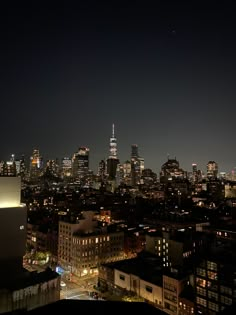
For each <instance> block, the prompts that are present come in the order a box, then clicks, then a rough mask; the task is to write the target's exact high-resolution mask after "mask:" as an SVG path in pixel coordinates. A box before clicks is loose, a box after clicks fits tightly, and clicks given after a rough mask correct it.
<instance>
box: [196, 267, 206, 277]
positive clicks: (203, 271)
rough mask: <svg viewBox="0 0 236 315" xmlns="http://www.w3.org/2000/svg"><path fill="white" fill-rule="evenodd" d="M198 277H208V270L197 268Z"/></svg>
mask: <svg viewBox="0 0 236 315" xmlns="http://www.w3.org/2000/svg"><path fill="white" fill-rule="evenodd" d="M197 275H198V276H202V277H205V276H206V270H205V269H203V268H197Z"/></svg>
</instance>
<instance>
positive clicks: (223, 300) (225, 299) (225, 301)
mask: <svg viewBox="0 0 236 315" xmlns="http://www.w3.org/2000/svg"><path fill="white" fill-rule="evenodd" d="M220 300H221V303H222V304H225V305H231V304H232V299H230V298H228V297H226V296H221V298H220Z"/></svg>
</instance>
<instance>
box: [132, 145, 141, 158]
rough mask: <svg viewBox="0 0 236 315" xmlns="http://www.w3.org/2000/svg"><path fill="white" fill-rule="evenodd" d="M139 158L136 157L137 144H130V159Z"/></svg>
mask: <svg viewBox="0 0 236 315" xmlns="http://www.w3.org/2000/svg"><path fill="white" fill-rule="evenodd" d="M138 157H139V155H138V145H137V144H132V145H131V159H132V158H135V159H137V158H138Z"/></svg>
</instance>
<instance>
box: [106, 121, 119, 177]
mask: <svg viewBox="0 0 236 315" xmlns="http://www.w3.org/2000/svg"><path fill="white" fill-rule="evenodd" d="M109 148H110V150H109V151H110V152H109V153H110V154H109V157H108V159H107V175H108V179H111V180H113V179H115V177H116V169H117V165H118V164H119V159H118V157H117V139H116V136H115V125H114V124H112V136H111V138H110V147H109Z"/></svg>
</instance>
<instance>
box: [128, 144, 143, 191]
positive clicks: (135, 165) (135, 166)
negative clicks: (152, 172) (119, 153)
mask: <svg viewBox="0 0 236 315" xmlns="http://www.w3.org/2000/svg"><path fill="white" fill-rule="evenodd" d="M143 169H144V159H143V158H141V157H140V156H139V153H138V145H137V144H132V145H131V178H132V185H133V186H136V185H137V184H140V180H141V175H142V171H143Z"/></svg>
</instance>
